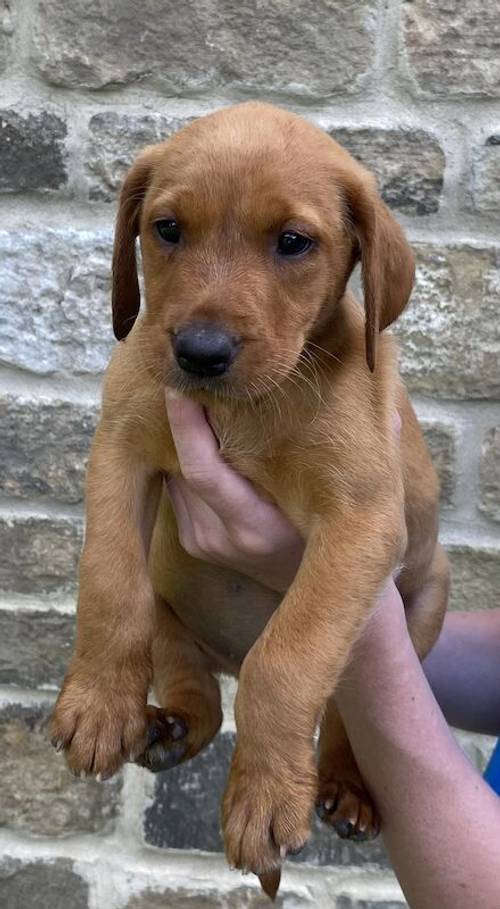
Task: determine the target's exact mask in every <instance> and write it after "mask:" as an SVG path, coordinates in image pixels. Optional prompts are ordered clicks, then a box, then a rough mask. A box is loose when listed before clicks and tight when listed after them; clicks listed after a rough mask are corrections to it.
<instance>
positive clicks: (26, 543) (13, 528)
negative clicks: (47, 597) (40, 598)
mask: <svg viewBox="0 0 500 909" xmlns="http://www.w3.org/2000/svg"><path fill="white" fill-rule="evenodd" d="M82 539H83V522H82V521H79V520H77V519H75V520H72V519H70V518H65V517H58V518H55V517H50V516H47V517H38V516H32V515H30V516H25V515H12V516H11V517H1V518H0V590H5V591H14V592H16V593H61V592H63V591H67V590H73V589H74V587H75V584H76V575H77V565H78V559H79V555H80V550H81V546H82Z"/></svg>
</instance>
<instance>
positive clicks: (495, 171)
mask: <svg viewBox="0 0 500 909" xmlns="http://www.w3.org/2000/svg"><path fill="white" fill-rule="evenodd" d="M472 204H473V207H474V208H475V209H476V211H480V212H492V213H493V214H495V215H498V212H499V211H500V134H498V133H496V134H494V135H492V136H488V138H487V139H486V142H485V143H484V145H482V146H481V147H480V148H477V149H476V150H475V153H474V158H473V162H472Z"/></svg>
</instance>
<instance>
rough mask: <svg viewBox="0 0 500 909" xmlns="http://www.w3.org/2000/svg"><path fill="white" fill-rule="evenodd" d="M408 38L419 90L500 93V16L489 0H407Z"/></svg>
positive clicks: (443, 94) (419, 92)
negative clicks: (460, 0) (485, 0)
mask: <svg viewBox="0 0 500 909" xmlns="http://www.w3.org/2000/svg"><path fill="white" fill-rule="evenodd" d="M402 7H403V20H402V21H403V42H404V50H405V54H406V59H407V65H408V70H409V73H410V77H411V80H412V82H413V86H414V90H415V92H416V94H417V95H424V96H427V97H441V98H454V97H455V98H457V97H494V98H496V97H499V96H500V54H499V53H498V49H499V46H500V16H499V15H498V6H497V4H496V3H484V2H483V0H467V2H466V3H457V2H456V0H405V2H404V3H403V5H402Z"/></svg>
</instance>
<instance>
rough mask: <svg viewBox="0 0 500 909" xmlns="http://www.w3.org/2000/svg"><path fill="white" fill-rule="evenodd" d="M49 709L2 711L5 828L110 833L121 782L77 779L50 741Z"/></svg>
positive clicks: (0, 798) (0, 808)
mask: <svg viewBox="0 0 500 909" xmlns="http://www.w3.org/2000/svg"><path fill="white" fill-rule="evenodd" d="M49 714H50V708H49V707H48V706H46V707H42V706H32V707H23V706H21V705H19V704H10V705H8V706H6V707H4V708H3V709H2V710H1V711H0V779H1V780H2V787H1V789H0V827H8V828H9V829H11V830H16V831H26V832H29V833H32V834H37V835H40V836H66V835H69V834H75V833H97V832H108V831H110V830H111V829H112V828H113V825H114V818H115V816H116V814H117V811H118V808H119V798H120V790H121V780H120V778H119V777H117V778H115V779H114V780H112V781H111V782H108V783H104V784H103V783H96V782H95V781H93V780H80V779H75V777H73V776H72V775H71V774H70V772H69V770H67V768H66V765H65V763H64V758H63V757H62V755H60V754H56V752H55V751H54V749H53V748H52V745H51V744H50V741H49V732H48V719H49Z"/></svg>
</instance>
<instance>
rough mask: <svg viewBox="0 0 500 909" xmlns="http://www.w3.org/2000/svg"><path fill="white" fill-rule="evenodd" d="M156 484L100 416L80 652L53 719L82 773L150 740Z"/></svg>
mask: <svg viewBox="0 0 500 909" xmlns="http://www.w3.org/2000/svg"><path fill="white" fill-rule="evenodd" d="M160 484H161V480H160V478H159V477H158V476H154V475H153V474H152V473H151V472H148V469H147V468H146V467H145V466H144V464H143V463H141V461H140V459H139V458H138V455H137V454H136V453H135V451H134V450H133V449H132V448H131V447H128V446H127V445H124V444H123V441H119V440H118V439H117V438H116V434H115V433H113V431H109V430H107V429H106V428H105V427H103V426H102V424H101V427H100V428H99V429H98V431H97V433H96V437H95V439H94V444H93V447H92V452H91V457H90V464H89V472H88V480H87V503H86V504H87V529H86V540H85V546H84V550H83V554H82V558H81V562H80V592H79V600H78V614H77V634H76V644H75V651H74V656H73V660H72V662H71V665H70V668H69V671H68V673H67V676H66V679H65V682H64V685H63V688H62V691H61V693H60V695H59V698H58V701H57V704H56V708H55V711H54V714H53V717H52V722H51V735H52V740H53V743H54V745H55V746H56V748H58V749H59V750H61V749H64V751H65V754H66V758H67V761H68V764H69V767H70V769H71V770H72V771H73V772H74V773H77V774H80V775H85V774H87V773H92V774H95V775H100V776H102V777H103V778H105V777H108V776H110V775H111V774H113V773H115V771H116V770H118V769H119V767H120V766H121V764H122V763H123V762H124V761H125V760H129V759H130V758H131V757H133V756H135V755H136V754H138V753H140V752H141V751H142V750H143V748H144V745H145V740H146V732H147V730H146V701H147V694H148V687H149V683H150V678H151V637H152V629H153V622H154V595H153V589H152V585H151V581H150V579H149V576H148V571H147V549H148V547H149V541H150V536H151V532H152V527H153V525H154V521H155V517H156V508H157V502H158V496H159V491H160Z"/></svg>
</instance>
